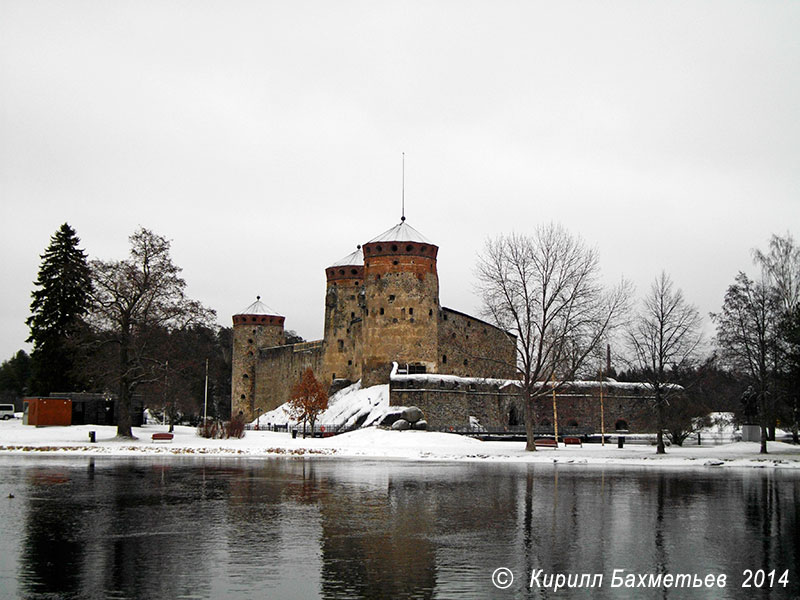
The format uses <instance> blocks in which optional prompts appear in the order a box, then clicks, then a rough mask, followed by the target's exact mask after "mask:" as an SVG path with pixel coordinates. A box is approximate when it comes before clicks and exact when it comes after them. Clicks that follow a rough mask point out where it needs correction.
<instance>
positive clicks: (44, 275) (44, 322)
mask: <svg viewBox="0 0 800 600" xmlns="http://www.w3.org/2000/svg"><path fill="white" fill-rule="evenodd" d="M79 243H80V238H78V236H77V235H76V234H75V230H74V229H72V227H70V226H69V225H68V224H67V223H64V224H63V225H62V226H61V227H60V228H59V229H58V231H56V233H55V234H54V235H53V236H52V237H51V238H50V245H49V246H48V247H47V249H46V250H45V252H44V254H42V255H41V258H42V263H41V266H40V268H39V276H38V278H37V279H36V281H35V282H34V285H36V289H35V290H34V291H33V292H32V293H31V296H32V297H33V302H31V316H30V317H29V318H28V320H27V321H26V323H27V325H28V327H29V328H30V332H31V333H30V337H29V338H28V341H29V342H32V343H33V352H32V353H31V389H30V391H31V392H32V393H34V394H37V395H47V394H49V393H51V392H58V391H64V392H66V391H72V390H75V389H78V388H79V387H80V385H79V382H78V381H77V380H76V376H75V369H74V367H75V364H74V358H73V357H74V347H73V345H74V339H75V336H76V334H77V332H78V331H79V330H80V329H81V327H82V317H83V316H84V315H85V314H86V312H87V310H88V307H89V302H90V293H91V289H92V283H91V276H90V271H89V264H88V261H87V259H86V254H85V253H84V251H83V250H82V249H80V248H79V247H78V244H79Z"/></svg>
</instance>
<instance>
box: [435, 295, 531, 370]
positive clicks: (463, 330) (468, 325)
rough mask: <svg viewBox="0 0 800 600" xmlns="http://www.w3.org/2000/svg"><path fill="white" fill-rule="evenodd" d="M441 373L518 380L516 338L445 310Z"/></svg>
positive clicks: (441, 322) (441, 320)
mask: <svg viewBox="0 0 800 600" xmlns="http://www.w3.org/2000/svg"><path fill="white" fill-rule="evenodd" d="M438 359H439V369H438V371H437V372H438V373H447V374H452V375H458V376H460V377H492V378H496V379H510V378H512V377H514V376H515V371H516V369H515V368H514V364H515V362H516V340H515V338H514V337H513V336H512V335H510V334H508V333H506V332H505V331H503V330H502V329H498V328H497V327H494V326H493V325H490V324H489V323H486V322H485V321H481V320H480V319H476V318H475V317H471V316H469V315H465V314H464V313H460V312H458V311H455V310H453V309H450V308H445V307H442V309H441V311H440V317H439V355H438Z"/></svg>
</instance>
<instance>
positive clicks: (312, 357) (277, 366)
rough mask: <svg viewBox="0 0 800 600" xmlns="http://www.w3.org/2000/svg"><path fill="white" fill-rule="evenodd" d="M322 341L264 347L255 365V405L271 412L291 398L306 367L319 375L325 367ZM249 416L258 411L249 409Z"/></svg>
mask: <svg viewBox="0 0 800 600" xmlns="http://www.w3.org/2000/svg"><path fill="white" fill-rule="evenodd" d="M322 349H323V344H322V341H321V340H320V341H315V342H304V343H301V344H292V345H288V346H275V347H272V348H262V349H261V350H260V351H259V353H258V356H259V360H258V361H257V364H256V369H255V406H256V407H257V408H261V409H262V412H267V411H270V410H273V409H275V408H278V407H279V406H280V405H281V404H283V403H284V402H287V401H288V400H289V396H290V394H291V390H292V386H293V385H294V384H295V383H296V382H297V381H299V379H300V376H301V375H302V374H303V371H305V370H306V369H312V370H313V371H314V375H315V376H317V378H319V373H321V371H322V358H323V353H322ZM245 414H246V416H247V418H248V419H255V418H256V416H258V415H257V414H255V412H253V413H245Z"/></svg>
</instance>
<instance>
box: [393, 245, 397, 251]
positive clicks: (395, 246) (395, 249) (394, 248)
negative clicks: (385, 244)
mask: <svg viewBox="0 0 800 600" xmlns="http://www.w3.org/2000/svg"><path fill="white" fill-rule="evenodd" d="M392 252H397V244H392Z"/></svg>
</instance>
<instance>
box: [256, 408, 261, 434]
mask: <svg viewBox="0 0 800 600" xmlns="http://www.w3.org/2000/svg"><path fill="white" fill-rule="evenodd" d="M260 426H261V408H260V407H259V408H257V409H256V431H258V430H259V429H261V427H260Z"/></svg>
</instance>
